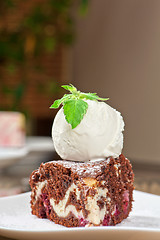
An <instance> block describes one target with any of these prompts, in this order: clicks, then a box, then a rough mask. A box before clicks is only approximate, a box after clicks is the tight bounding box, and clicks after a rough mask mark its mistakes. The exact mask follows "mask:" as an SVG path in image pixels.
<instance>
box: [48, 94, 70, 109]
mask: <svg viewBox="0 0 160 240" xmlns="http://www.w3.org/2000/svg"><path fill="white" fill-rule="evenodd" d="M71 96H72V95H71V94H65V95H64V96H63V97H62V98H61V99H57V100H55V101H54V103H53V104H52V105H51V106H50V108H59V106H60V105H61V103H65V101H68V100H69V99H70V98H71Z"/></svg>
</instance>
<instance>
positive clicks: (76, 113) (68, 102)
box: [50, 84, 109, 129]
mask: <svg viewBox="0 0 160 240" xmlns="http://www.w3.org/2000/svg"><path fill="white" fill-rule="evenodd" d="M62 87H63V88H64V89H66V90H67V91H69V92H70V93H69V94H65V95H64V96H63V97H62V98H61V99H58V100H55V101H54V103H53V104H52V105H51V107H50V108H58V107H59V106H60V105H61V104H62V105H63V109H64V115H65V118H66V121H67V122H68V123H69V124H71V126H72V129H74V128H75V127H76V126H77V125H78V124H80V122H81V120H82V119H83V117H84V115H85V114H86V112H87V109H88V103H87V102H85V101H84V100H87V99H88V100H100V101H106V100H108V99H109V98H100V97H99V96H97V93H83V92H80V91H78V90H77V88H76V87H74V86H73V85H72V84H70V85H63V86H62Z"/></svg>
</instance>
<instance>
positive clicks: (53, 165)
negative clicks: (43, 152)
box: [30, 154, 134, 227]
mask: <svg viewBox="0 0 160 240" xmlns="http://www.w3.org/2000/svg"><path fill="white" fill-rule="evenodd" d="M133 177H134V175H133V171H132V167H131V164H130V162H129V160H128V159H127V158H125V157H124V156H123V155H122V154H121V155H120V156H119V157H118V158H116V159H114V158H112V157H111V158H107V159H106V160H99V161H94V162H91V161H90V162H86V163H84V162H71V161H64V160H63V161H51V162H48V163H45V164H43V163H42V164H41V166H40V168H39V169H38V170H35V171H34V172H33V173H32V174H31V177H30V185H31V189H32V193H31V208H32V214H34V215H36V216H37V217H39V218H48V219H50V220H52V221H53V222H55V223H57V224H61V225H64V226H66V227H84V226H110V225H115V224H117V223H120V222H121V221H122V220H123V219H125V218H127V216H128V214H129V212H130V211H131V208H132V201H133V197H132V193H133V188H134V187H133Z"/></svg>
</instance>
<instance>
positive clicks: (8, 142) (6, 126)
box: [0, 112, 26, 147]
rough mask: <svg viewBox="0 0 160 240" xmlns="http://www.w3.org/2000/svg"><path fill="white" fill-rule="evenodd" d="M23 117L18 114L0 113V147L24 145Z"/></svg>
mask: <svg viewBox="0 0 160 240" xmlns="http://www.w3.org/2000/svg"><path fill="white" fill-rule="evenodd" d="M25 136H26V131H25V116H24V115H23V114H22V113H19V112H0V147H22V146H24V144H25Z"/></svg>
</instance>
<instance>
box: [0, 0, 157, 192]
mask: <svg viewBox="0 0 160 240" xmlns="http://www.w3.org/2000/svg"><path fill="white" fill-rule="evenodd" d="M159 12H160V1H158V0H152V1H150V0H121V1H119V0H100V1H96V0H76V1H73V0H61V1H59V0H25V1H20V0H1V3H0V111H1V112H6V111H7V112H13V111H17V112H21V113H23V114H24V116H25V119H26V130H25V135H26V136H27V137H26V143H25V146H23V147H22V148H18V149H17V148H16V150H15V149H14V150H15V151H14V153H13V154H15V156H14V157H13V154H12V156H11V155H10V156H8V154H9V148H8V149H7V150H6V148H5V151H4V148H0V196H4V195H11V194H15V193H19V192H25V191H28V190H29V186H28V177H29V175H30V173H31V171H32V170H34V169H35V168H37V167H39V164H40V163H41V162H42V161H43V162H45V161H48V160H52V159H57V158H58V156H57V155H56V153H55V151H54V148H53V145H52V141H51V138H50V136H51V127H52V122H53V119H54V116H55V114H56V111H55V110H51V109H49V106H50V105H51V104H52V103H53V101H54V100H55V99H56V98H58V97H61V96H62V95H63V94H64V92H63V90H62V89H61V88H60V86H61V85H62V84H68V83H72V84H73V85H75V86H76V87H77V88H78V89H80V90H81V91H84V92H89V91H90V92H97V93H98V95H99V96H101V97H109V98H110V100H109V102H108V103H109V105H111V106H112V107H114V108H116V109H117V110H118V111H120V112H121V113H122V116H123V117H124V121H125V132H124V149H123V153H124V154H125V156H127V157H128V158H129V159H130V160H131V162H132V164H133V169H134V172H135V188H136V189H138V190H142V191H146V192H151V193H154V194H159V195H160V157H159V156H160V139H159V138H160V127H159V122H160V107H159V103H160V100H159V90H160V27H159V25H160V14H159ZM0 121H1V120H0ZM0 124H1V122H0ZM25 147H26V148H27V151H28V152H27V153H26V152H24V151H21V150H24V148H25ZM12 150H13V148H12ZM18 151H21V152H20V153H19V155H18V156H17V155H16V154H17V153H18ZM15 152H16V153H15Z"/></svg>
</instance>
